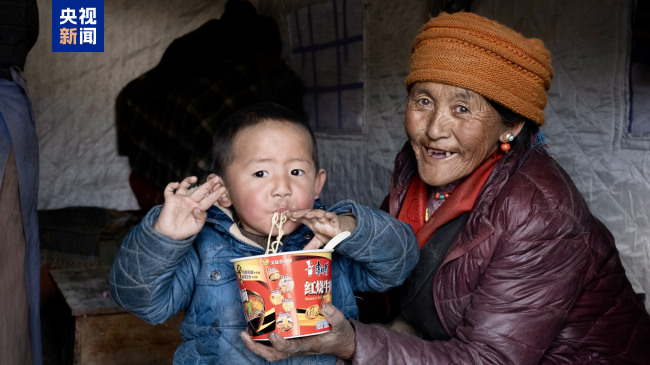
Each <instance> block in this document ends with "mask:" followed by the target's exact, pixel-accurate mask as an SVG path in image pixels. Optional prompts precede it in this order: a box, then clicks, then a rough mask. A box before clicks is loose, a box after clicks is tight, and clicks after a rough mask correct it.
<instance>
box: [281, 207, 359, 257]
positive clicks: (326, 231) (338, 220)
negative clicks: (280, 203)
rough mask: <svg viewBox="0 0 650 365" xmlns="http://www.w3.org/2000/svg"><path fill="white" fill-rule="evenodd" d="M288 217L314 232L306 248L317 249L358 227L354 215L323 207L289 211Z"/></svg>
mask: <svg viewBox="0 0 650 365" xmlns="http://www.w3.org/2000/svg"><path fill="white" fill-rule="evenodd" d="M287 217H288V218H289V219H291V220H294V221H299V222H300V223H302V224H304V225H306V226H307V227H309V229H311V230H312V231H313V232H314V238H312V240H311V241H309V243H308V244H307V245H305V248H304V249H305V250H316V249H319V248H321V247H323V246H324V245H325V244H326V243H327V242H329V240H331V239H332V238H333V237H334V236H336V235H337V234H339V233H341V232H343V231H349V232H352V231H354V229H355V228H356V227H357V220H356V218H354V216H352V215H336V213H332V212H326V211H324V210H322V209H299V210H294V211H291V212H288V213H287Z"/></svg>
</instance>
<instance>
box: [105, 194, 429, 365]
mask: <svg viewBox="0 0 650 365" xmlns="http://www.w3.org/2000/svg"><path fill="white" fill-rule="evenodd" d="M314 207H315V208H321V209H323V206H322V204H321V203H320V202H319V201H318V200H316V201H315V203H314ZM160 209H161V207H160V206H158V207H155V208H153V209H152V210H151V211H150V212H149V213H148V214H147V215H146V216H145V218H144V219H143V220H142V222H140V224H139V225H138V226H136V227H135V228H134V229H133V230H132V231H131V232H130V233H129V234H128V235H127V237H126V238H125V239H124V242H123V244H122V247H121V248H120V251H119V252H118V255H117V257H116V259H115V262H114V264H113V267H112V270H111V276H110V283H111V292H112V295H113V298H114V299H115V301H116V302H117V303H118V304H119V305H120V306H122V307H123V308H124V309H126V310H128V311H129V312H131V313H133V314H135V315H137V316H138V317H140V318H142V319H143V320H145V321H146V322H149V323H152V324H158V323H162V322H164V321H165V320H167V319H169V318H171V317H172V316H173V315H174V314H176V313H178V312H180V311H185V319H184V321H183V323H182V324H181V336H182V338H183V343H182V344H181V345H180V346H179V348H178V349H177V350H176V353H175V355H174V364H182V365H186V364H244V363H245V364H266V363H267V362H266V361H265V360H264V359H263V358H261V357H258V356H257V355H255V354H253V353H252V352H250V351H248V349H247V348H246V346H245V345H244V342H243V341H242V340H241V338H240V337H239V333H240V332H241V331H243V330H245V329H246V328H247V326H246V321H245V319H244V318H245V317H244V312H243V307H242V304H241V296H240V294H239V287H238V285H237V281H236V273H235V269H234V266H233V264H232V263H231V262H230V261H229V260H230V259H233V258H239V257H244V256H254V255H261V254H264V249H263V248H262V247H260V246H259V245H256V244H254V243H253V242H252V241H250V240H249V239H247V238H245V237H244V236H243V235H242V234H241V232H240V231H239V228H238V227H237V224H235V223H234V222H233V219H232V216H231V214H230V211H229V210H227V209H224V208H221V209H220V208H219V207H217V206H213V207H211V208H210V209H209V210H208V212H207V214H208V218H207V221H206V223H205V225H204V226H203V229H202V230H201V232H199V234H198V235H196V236H194V237H191V238H189V239H187V240H184V241H176V240H173V239H171V238H169V237H167V236H164V235H161V234H159V233H158V232H156V231H155V230H154V229H153V224H154V223H155V222H156V220H157V219H158V215H159V214H160ZM329 210H330V211H332V212H334V213H337V214H341V213H352V214H353V215H354V216H355V217H356V219H357V227H356V229H355V230H354V232H352V234H351V235H350V236H349V237H348V238H347V239H345V240H344V241H343V242H341V243H340V244H339V245H338V246H337V247H336V249H335V252H334V254H333V257H332V265H333V268H332V302H333V304H334V306H336V307H337V308H339V309H340V310H341V311H342V312H343V313H344V314H345V316H346V317H347V318H354V319H358V308H357V306H356V301H355V297H354V294H353V291H378V292H384V291H386V290H388V289H390V288H392V287H394V286H397V285H400V284H401V283H402V282H403V281H404V279H406V277H407V276H408V275H409V273H410V272H411V270H412V269H413V268H414V267H415V265H416V264H417V261H418V258H419V249H418V245H417V241H416V239H415V235H414V234H413V231H412V229H411V227H410V226H408V225H407V224H405V223H402V222H400V221H398V220H397V219H395V218H393V217H391V216H389V215H388V214H386V213H384V212H382V211H380V210H378V209H373V208H369V207H366V206H362V205H359V204H357V203H355V202H353V201H349V200H347V201H342V202H339V203H337V204H335V205H334V206H333V207H331V209H329ZM313 236H314V234H313V232H312V231H311V230H310V229H309V228H308V227H307V226H301V227H299V228H298V229H296V230H295V231H293V232H292V233H291V234H289V235H288V236H287V237H286V238H285V239H284V240H283V241H284V242H283V244H282V245H281V246H280V249H279V250H278V251H279V252H284V251H296V250H301V249H302V248H303V247H304V246H305V245H306V244H307V243H308V242H309V241H310V240H311V238H312V237H313ZM335 362H336V359H335V358H334V357H333V356H329V355H317V356H306V357H293V358H290V359H287V360H283V361H281V362H276V363H274V364H333V363H335Z"/></svg>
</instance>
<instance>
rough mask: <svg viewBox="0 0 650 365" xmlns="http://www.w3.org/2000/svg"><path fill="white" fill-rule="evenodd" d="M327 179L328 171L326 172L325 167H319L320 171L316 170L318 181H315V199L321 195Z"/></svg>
mask: <svg viewBox="0 0 650 365" xmlns="http://www.w3.org/2000/svg"><path fill="white" fill-rule="evenodd" d="M326 179H327V172H325V169H319V170H318V172H316V181H315V182H314V199H318V198H319V197H320V192H321V190H323V186H325V180H326Z"/></svg>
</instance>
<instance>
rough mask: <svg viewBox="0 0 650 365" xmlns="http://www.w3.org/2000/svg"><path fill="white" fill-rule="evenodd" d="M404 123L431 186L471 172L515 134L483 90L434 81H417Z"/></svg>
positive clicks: (419, 163) (420, 167)
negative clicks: (503, 121)
mask: <svg viewBox="0 0 650 365" xmlns="http://www.w3.org/2000/svg"><path fill="white" fill-rule="evenodd" d="M404 127H405V128H406V134H407V135H408V139H409V142H410V143H411V147H413V151H414V152H415V158H416V159H417V164H418V172H419V175H420V178H421V179H422V181H424V182H425V183H426V184H428V185H431V186H443V185H446V184H449V183H451V182H453V181H456V180H458V179H461V178H464V177H466V176H468V175H470V174H471V173H472V172H473V171H474V170H476V168H477V167H478V166H479V165H480V164H481V163H482V162H483V161H484V160H485V159H486V158H487V157H488V156H490V155H491V154H492V153H493V152H494V151H495V150H496V149H497V148H498V146H499V145H500V144H501V141H504V142H505V141H506V134H508V133H512V134H513V135H516V133H514V131H512V130H511V128H509V127H507V126H505V125H504V124H503V123H502V122H501V118H500V116H499V114H498V113H497V111H496V110H495V109H494V108H493V107H492V106H491V105H490V104H489V103H488V102H487V100H485V98H483V97H482V96H480V95H479V94H476V93H475V92H473V91H470V90H466V89H463V88H460V87H456V86H450V85H445V84H439V83H435V82H420V83H416V84H414V85H413V87H412V88H411V92H410V93H409V99H408V105H407V108H406V113H405V115H404ZM517 132H518V131H517Z"/></svg>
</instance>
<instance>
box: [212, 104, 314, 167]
mask: <svg viewBox="0 0 650 365" xmlns="http://www.w3.org/2000/svg"><path fill="white" fill-rule="evenodd" d="M266 120H274V121H278V122H287V123H290V124H293V125H296V126H299V127H301V128H303V129H304V130H305V131H307V132H308V133H309V136H310V137H311V145H312V152H311V155H312V156H311V157H312V159H313V160H314V166H315V169H316V171H318V169H319V165H318V146H317V144H316V137H315V136H314V132H313V131H312V129H311V127H310V126H309V122H308V120H307V118H306V117H304V116H301V115H300V114H298V113H296V112H294V111H293V110H291V109H289V108H286V107H284V106H282V105H280V104H276V103H272V102H261V103H257V104H253V105H249V106H246V107H243V108H241V109H237V110H235V111H234V112H233V113H232V114H230V115H229V116H228V118H226V119H225V120H224V121H223V123H221V125H219V127H218V129H217V132H216V133H215V135H214V138H213V143H212V158H213V162H212V169H211V170H212V172H214V173H215V174H217V175H219V176H222V177H223V176H224V174H225V171H226V167H228V165H229V164H230V162H231V161H232V159H233V147H232V144H233V142H234V140H235V137H237V135H238V134H239V133H240V132H241V131H242V130H244V129H246V128H249V127H254V126H256V125H258V124H260V123H262V122H264V121H266Z"/></svg>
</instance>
